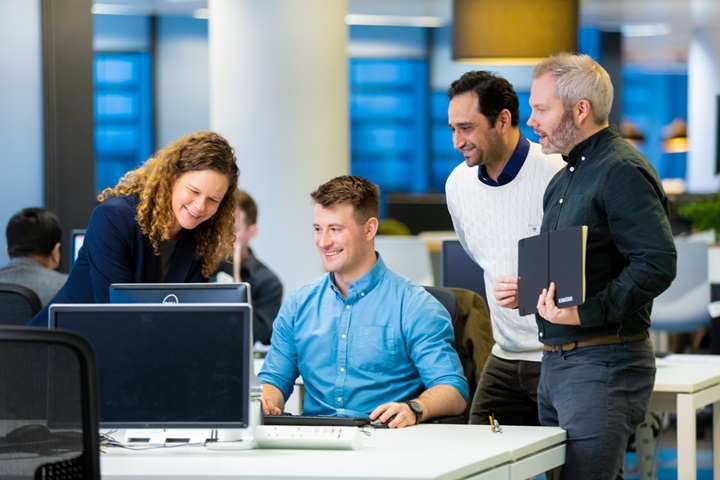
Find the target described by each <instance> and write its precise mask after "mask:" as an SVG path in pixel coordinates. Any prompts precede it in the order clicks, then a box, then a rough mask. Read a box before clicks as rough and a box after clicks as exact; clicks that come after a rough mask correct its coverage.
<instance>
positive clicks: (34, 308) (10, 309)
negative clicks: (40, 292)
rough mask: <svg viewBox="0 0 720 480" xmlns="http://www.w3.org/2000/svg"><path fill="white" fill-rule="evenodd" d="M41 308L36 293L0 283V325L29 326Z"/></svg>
mask: <svg viewBox="0 0 720 480" xmlns="http://www.w3.org/2000/svg"><path fill="white" fill-rule="evenodd" d="M41 308H42V304H41V303H40V298H38V296H37V294H36V293H35V292H34V291H32V290H30V289H29V288H27V287H23V286H22V285H16V284H14V283H0V325H27V324H28V322H29V321H30V320H32V318H33V317H34V316H35V315H36V314H37V313H38V312H39V311H40V309H41Z"/></svg>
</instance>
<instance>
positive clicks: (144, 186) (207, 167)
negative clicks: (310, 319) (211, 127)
mask: <svg viewBox="0 0 720 480" xmlns="http://www.w3.org/2000/svg"><path fill="white" fill-rule="evenodd" d="M238 175H239V171H238V167H237V165H236V163H235V155H234V153H233V149H232V147H231V146H230V144H229V143H228V142H227V140H225V139H224V138H223V137H222V136H220V135H218V134H217V133H214V132H198V133H195V134H191V135H188V136H185V137H182V138H180V139H178V140H176V141H175V142H173V143H171V144H170V145H168V146H167V147H165V148H164V149H162V150H160V151H158V152H157V153H156V154H155V157H153V158H150V159H149V160H147V161H146V162H145V163H144V164H143V165H142V166H141V167H139V168H137V169H136V170H132V171H130V172H128V173H127V174H125V176H124V177H123V178H122V179H120V182H119V183H118V184H117V185H116V186H115V187H114V188H107V189H105V190H104V191H103V192H102V193H101V194H100V195H99V196H98V200H99V201H100V202H101V203H100V204H99V205H98V206H97V207H95V209H94V210H93V213H92V215H91V217H90V222H89V224H88V228H87V232H86V236H85V242H84V243H83V246H82V247H81V248H80V252H79V254H78V258H77V261H76V262H75V264H74V265H73V269H72V271H71V273H70V277H69V278H68V281H67V283H66V284H65V286H64V287H63V288H62V289H61V290H60V291H59V292H58V294H57V295H56V296H55V298H53V299H52V301H51V303H107V302H108V301H109V295H110V294H109V287H110V284H112V283H143V282H144V283H166V282H167V283H173V282H207V281H208V278H209V277H210V275H212V273H213V272H215V270H217V267H218V264H219V262H220V260H221V259H223V258H228V256H229V255H230V252H231V251H232V245H233V242H234V239H235V227H234V214H233V211H234V210H235V191H236V189H237V180H238ZM47 321H48V317H47V308H45V309H43V310H41V311H40V313H38V315H36V316H35V318H34V319H33V320H32V322H31V324H33V325H43V326H44V325H47Z"/></svg>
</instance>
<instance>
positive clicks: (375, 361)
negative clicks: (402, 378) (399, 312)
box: [349, 327, 398, 372]
mask: <svg viewBox="0 0 720 480" xmlns="http://www.w3.org/2000/svg"><path fill="white" fill-rule="evenodd" d="M397 357H398V352H397V349H396V348H395V329H394V328H392V327H361V328H359V329H358V334H357V338H355V342H354V345H353V350H352V351H350V352H349V358H351V359H352V360H351V361H352V363H353V364H354V366H355V367H357V368H358V369H360V370H365V371H368V372H382V371H384V370H387V369H388V368H393V367H395V366H396V365H397V363H398V360H397Z"/></svg>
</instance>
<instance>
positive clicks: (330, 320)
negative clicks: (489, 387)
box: [258, 176, 469, 428]
mask: <svg viewBox="0 0 720 480" xmlns="http://www.w3.org/2000/svg"><path fill="white" fill-rule="evenodd" d="M311 197H312V199H313V201H314V202H315V214H314V222H313V227H314V229H315V244H316V245H317V248H318V251H319V252H320V257H321V258H322V260H323V263H324V265H325V269H326V270H327V272H328V273H327V274H325V275H323V276H322V277H320V278H318V279H317V280H314V281H312V282H310V283H308V284H306V285H304V286H302V287H300V288H298V289H297V290H295V291H294V292H293V293H292V294H290V296H289V297H288V298H287V300H286V301H285V302H284V303H283V305H282V307H281V308H280V312H279V313H278V317H277V318H276V319H275V323H274V324H273V334H272V340H271V347H270V351H269V352H268V354H267V356H266V357H265V362H264V364H263V367H262V370H261V371H260V374H259V375H258V378H259V379H260V382H261V383H262V384H263V385H262V387H263V396H262V404H263V413H265V414H266V415H279V414H281V413H282V410H283V408H284V405H285V399H287V398H288V397H289V396H290V393H291V392H292V389H293V385H294V383H295V380H296V379H297V377H298V376H299V375H300V376H302V378H303V382H304V385H305V398H304V411H303V413H304V414H307V415H337V416H351V417H352V416H369V418H370V419H371V420H379V421H381V422H383V423H386V424H387V426H388V427H390V428H400V427H407V426H410V425H415V424H417V423H419V422H420V421H424V420H428V419H430V418H433V417H438V416H444V415H458V414H462V413H463V412H464V411H465V407H466V405H467V401H468V399H469V396H468V384H467V381H466V379H465V377H464V375H463V371H462V366H461V364H460V360H459V358H458V355H457V353H456V352H455V349H454V348H453V346H452V342H453V338H454V334H453V328H452V324H451V322H450V316H449V314H448V313H447V311H446V310H445V308H444V307H443V306H442V305H441V304H440V303H439V302H438V301H437V300H435V298H434V297H432V296H431V295H430V294H429V293H427V292H426V291H425V289H424V288H423V287H421V286H418V285H415V284H414V283H412V282H410V280H408V279H406V278H405V277H402V276H400V275H398V274H396V273H394V272H392V271H390V270H388V269H387V267H386V266H385V263H384V262H383V260H382V258H380V256H379V255H378V253H377V252H375V245H374V239H375V235H376V233H377V229H378V215H379V209H380V191H379V189H378V187H377V185H375V184H373V183H370V182H368V181H367V180H365V179H364V178H361V177H356V176H342V177H337V178H334V179H332V180H330V181H329V182H327V183H325V184H323V185H321V186H320V187H319V188H318V189H317V190H315V191H314V192H313V193H312V194H311Z"/></svg>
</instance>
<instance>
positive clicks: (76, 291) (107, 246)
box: [30, 195, 208, 326]
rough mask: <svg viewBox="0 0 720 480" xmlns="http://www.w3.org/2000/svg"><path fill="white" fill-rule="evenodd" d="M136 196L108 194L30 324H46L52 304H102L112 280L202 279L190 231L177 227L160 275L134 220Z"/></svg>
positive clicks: (106, 301) (138, 281) (144, 236)
mask: <svg viewBox="0 0 720 480" xmlns="http://www.w3.org/2000/svg"><path fill="white" fill-rule="evenodd" d="M137 201H138V199H137V196H135V195H130V196H124V195H122V196H117V197H110V198H108V199H107V200H105V201H104V202H102V203H100V204H99V205H98V206H97V207H95V209H94V210H93V213H92V215H91V216H90V223H89V224H88V228H87V232H86V234H85V241H84V242H83V246H82V247H81V248H80V252H79V253H78V258H77V260H76V262H75V264H74V265H73V268H72V271H71V272H70V276H69V277H68V280H67V282H66V283H65V285H64V286H63V287H62V288H61V289H60V291H58V293H57V294H56V295H55V297H54V298H53V299H52V300H51V301H50V302H49V303H48V305H46V306H45V308H43V309H42V310H41V311H40V313H38V314H37V315H36V316H35V318H33V319H32V320H31V322H30V325H35V326H47V325H48V307H49V305H51V304H53V303H108V302H109V296H110V293H109V288H110V284H112V283H187V282H207V281H208V279H207V278H205V277H204V276H203V274H202V264H201V263H200V262H199V261H198V260H197V259H196V258H195V250H196V247H197V244H196V242H195V236H194V234H193V231H192V230H185V229H182V230H180V234H179V236H178V239H177V245H176V246H175V252H174V253H173V256H172V263H171V265H170V270H169V271H168V273H167V277H166V278H165V279H161V278H160V257H159V256H157V255H155V254H154V252H153V249H152V246H151V245H150V241H149V239H148V237H147V236H146V235H143V234H142V233H141V232H140V225H139V224H138V222H137V220H135V215H136V207H137Z"/></svg>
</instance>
